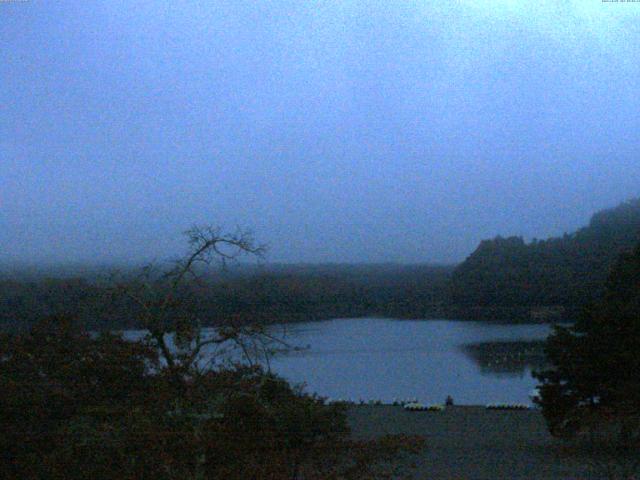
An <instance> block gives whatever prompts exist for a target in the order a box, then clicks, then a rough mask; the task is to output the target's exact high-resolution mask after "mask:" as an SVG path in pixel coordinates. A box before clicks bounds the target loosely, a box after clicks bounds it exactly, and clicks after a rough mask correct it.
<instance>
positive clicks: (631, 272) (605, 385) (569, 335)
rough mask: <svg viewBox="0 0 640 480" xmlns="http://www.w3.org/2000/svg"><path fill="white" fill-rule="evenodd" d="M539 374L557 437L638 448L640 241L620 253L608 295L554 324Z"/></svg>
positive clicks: (637, 450)
mask: <svg viewBox="0 0 640 480" xmlns="http://www.w3.org/2000/svg"><path fill="white" fill-rule="evenodd" d="M546 353H547V356H548V359H549V362H550V363H551V368H550V369H548V370H546V371H543V372H540V373H539V374H537V377H538V379H539V380H540V381H541V382H542V385H541V400H540V402H539V403H540V405H541V407H542V411H543V413H544V416H545V418H546V420H547V422H548V425H549V429H550V431H551V432H552V433H553V434H555V435H558V436H568V437H571V436H576V435H578V436H580V435H582V436H587V437H590V438H592V439H594V440H595V439H598V438H600V436H602V435H604V436H603V438H602V439H601V440H602V441H603V442H605V443H607V444H609V445H614V446H615V447H616V448H618V449H620V450H631V451H633V452H635V454H636V456H638V455H639V454H640V245H638V246H637V247H636V248H635V250H634V251H633V252H630V253H627V254H624V255H622V256H621V257H620V258H619V260H618V262H617V263H616V265H615V267H614V268H613V270H612V271H611V275H610V277H609V280H608V282H607V286H606V290H605V294H604V297H603V299H602V300H601V301H600V302H598V303H596V304H594V305H593V306H591V307H590V308H588V309H586V310H585V311H584V313H583V315H582V316H581V317H580V318H579V320H578V321H577V322H576V323H575V324H574V325H573V326H571V327H559V326H557V327H555V333H554V334H553V335H551V336H550V337H549V340H548V343H547V348H546Z"/></svg>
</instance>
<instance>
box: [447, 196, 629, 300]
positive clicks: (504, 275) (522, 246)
mask: <svg viewBox="0 0 640 480" xmlns="http://www.w3.org/2000/svg"><path fill="white" fill-rule="evenodd" d="M639 241H640V198H636V199H633V200H629V201H627V202H624V203H622V204H620V205H618V206H617V207H615V208H610V209H606V210H602V211H600V212H597V213H596V214H594V215H593V216H592V217H591V221H590V222H589V225H588V226H586V227H584V228H581V229H580V230H578V231H576V232H575V233H573V234H565V235H564V236H562V237H553V238H549V239H548V240H542V241H538V240H534V241H533V242H531V243H526V242H525V241H524V240H523V239H522V237H509V238H503V237H500V236H498V237H496V238H494V239H493V240H483V241H482V242H480V245H479V246H478V247H477V248H476V250H475V251H474V252H473V253H472V254H471V255H470V256H469V257H468V258H467V259H466V260H465V261H464V262H463V263H461V264H460V265H459V266H458V267H457V268H456V269H455V270H454V272H453V275H452V279H451V295H452V302H453V303H454V304H455V305H458V306H461V307H549V306H554V307H559V308H561V309H569V310H574V311H575V310H576V309H579V308H580V307H582V306H583V305H585V304H588V303H590V302H592V301H594V300H596V299H597V298H598V297H599V296H600V295H601V294H602V292H603V289H604V284H605V281H606V278H607V275H608V273H609V270H610V268H611V267H612V266H613V264H614V262H615V260H616V258H617V257H618V255H619V254H620V253H622V252H623V251H626V250H630V249H631V248H633V247H634V246H635V245H636V244H637V243H638V242H639Z"/></svg>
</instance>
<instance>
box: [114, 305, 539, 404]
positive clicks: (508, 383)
mask: <svg viewBox="0 0 640 480" xmlns="http://www.w3.org/2000/svg"><path fill="white" fill-rule="evenodd" d="M283 328H286V330H283V331H282V332H280V331H277V333H278V334H279V335H285V340H286V341H287V342H288V343H289V344H290V345H293V346H298V347H304V349H303V350H300V351H288V352H285V353H279V354H276V355H275V356H274V357H273V358H272V359H271V361H270V367H271V370H272V371H274V372H276V373H278V374H280V375H281V376H283V377H284V378H286V379H288V380H290V381H292V382H293V383H299V384H305V385H306V390H307V391H308V392H311V393H313V392H315V393H317V394H319V395H321V396H324V397H330V398H332V399H351V400H354V401H358V400H360V399H364V400H374V399H375V400H377V399H379V400H382V401H383V402H391V401H393V400H394V399H395V398H401V399H406V398H417V399H418V400H419V401H421V402H424V403H443V402H444V399H445V398H446V397H447V395H451V396H452V397H453V399H454V401H455V402H456V403H459V404H486V403H494V402H508V403H530V400H529V393H530V392H531V390H532V389H533V388H534V387H535V386H536V380H535V379H534V378H533V377H532V376H531V371H532V369H533V367H532V365H530V364H528V363H526V362H524V363H523V362H515V364H514V365H509V364H508V362H507V364H506V368H505V363H501V364H499V365H492V364H491V363H489V364H487V363H486V362H484V363H483V362H482V361H481V359H479V358H478V357H477V356H474V355H472V354H470V352H469V351H468V349H465V345H469V344H477V343H484V342H493V341H501V342H505V341H506V342H516V341H523V340H524V341H531V340H543V339H544V338H546V336H547V335H548V334H549V333H550V332H551V326H549V325H540V324H526V325H511V324H496V323H486V322H467V321H464V322H462V321H451V320H394V319H382V318H355V319H336V320H326V321H321V322H308V323H297V324H293V325H287V326H286V327H283ZM205 331H206V329H205ZM143 334H144V332H141V331H127V332H125V337H127V338H130V339H135V338H139V337H140V336H142V335H143ZM307 347H308V348H307ZM204 361H205V362H206V359H205V360H204Z"/></svg>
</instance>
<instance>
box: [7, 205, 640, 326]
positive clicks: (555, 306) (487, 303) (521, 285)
mask: <svg viewBox="0 0 640 480" xmlns="http://www.w3.org/2000/svg"><path fill="white" fill-rule="evenodd" d="M639 232H640V200H634V201H630V202H627V203H624V204H622V205H620V206H618V207H616V208H613V209H610V210H604V211H602V212H599V213H597V214H595V215H594V216H593V218H592V219H591V222H590V224H589V225H588V226H587V227H585V228H583V229H581V230H578V231H577V232H575V233H574V234H571V235H565V236H563V237H560V238H550V239H548V240H543V241H537V240H534V241H533V242H531V243H525V241H524V240H523V239H522V238H520V237H511V238H501V237H497V238H495V239H494V240H485V241H483V242H481V243H480V245H479V247H478V248H477V249H476V251H475V252H473V253H472V254H471V255H470V256H469V258H467V259H466V260H465V261H464V262H463V263H461V264H460V265H458V266H457V267H454V266H434V265H393V264H388V265H262V266H256V265H237V264H236V265H235V266H234V265H231V267H230V268H228V269H227V270H218V271H215V272H214V273H211V272H210V271H208V272H204V271H203V272H200V275H199V281H198V282H194V281H190V282H185V283H184V284H183V285H182V290H181V292H180V293H181V295H183V296H184V297H186V298H188V299H189V302H191V303H192V304H193V305H195V307H194V308H197V311H198V312H199V317H200V321H201V324H202V325H220V324H223V323H224V322H227V321H228V320H229V319H230V318H234V319H235V321H236V322H245V323H246V322H255V321H256V320H257V321H260V322H263V323H265V322H280V323H282V322H295V321H306V320H314V319H326V318H338V317H358V316H370V315H377V316H385V317H393V318H451V319H472V320H481V319H484V320H500V321H511V322H513V321H528V322H530V321H541V322H543V321H557V320H570V321H573V320H575V318H576V317H577V315H578V314H579V312H580V311H581V310H582V308H583V307H584V306H585V305H588V304H590V303H592V302H594V301H597V300H598V299H599V298H601V297H602V294H603V292H604V285H605V281H606V278H607V275H608V273H609V270H610V268H611V267H612V266H613V264H614V263H615V260H616V258H617V257H618V255H620V254H621V253H622V252H624V251H627V250H629V249H631V248H632V247H633V246H634V245H635V244H636V243H637V242H638V241H640V233H639ZM147 273H148V275H150V276H153V274H154V272H147ZM157 273H158V272H156V274H157ZM115 277H117V278H114V276H113V274H109V270H108V269H107V268H106V267H105V268H98V267H95V268H89V267H81V266H78V267H75V268H73V267H65V268H60V269H49V270H47V269H42V268H41V269H38V268H35V269H34V268H32V269H28V268H18V267H14V268H9V267H5V268H4V269H3V273H2V275H0V329H3V330H8V329H13V330H16V329H25V328H28V326H29V325H32V324H33V323H34V322H35V321H37V320H38V319H39V318H42V317H43V316H48V315H60V314H69V313H71V314H73V315H76V316H77V317H78V318H79V320H80V322H81V323H83V325H85V326H86V327H87V328H89V329H103V328H135V327H140V325H139V324H138V323H136V322H137V319H138V318H139V316H138V315H137V314H136V313H135V312H136V309H137V308H139V306H138V305H136V303H135V302H134V301H133V300H132V299H131V298H127V297H119V298H117V299H116V298H114V296H113V295H112V293H113V292H112V289H111V287H112V286H113V284H114V283H130V282H131V281H138V280H139V279H140V278H139V275H138V272H137V271H136V270H135V269H132V268H124V269H122V270H121V272H120V273H119V274H118V275H116V276H115ZM114 280H117V281H116V282H114ZM189 280H191V279H189Z"/></svg>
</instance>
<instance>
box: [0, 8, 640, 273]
mask: <svg viewBox="0 0 640 480" xmlns="http://www.w3.org/2000/svg"><path fill="white" fill-rule="evenodd" d="M639 87H640V3H612V2H609V3H607V2H602V1H601V0H579V1H572V0H563V1H555V0H554V1H550V0H549V1H546V0H541V1H535V2H534V1H525V0H522V1H516V0H459V1H455V0H451V1H445V0H439V1H429V0H404V1H401V0H397V1H394V0H381V1H378V2H366V1H355V0H334V1H317V0H314V1H311V0H308V1H304V0H295V1H293V0H292V1H286V0H273V1H259V0H251V1H244V0H229V1H201V2H196V1H180V0H174V1H168V0H163V1H150V0H136V1H131V0H121V1H119V0H112V1H90V2H87V1H85V0H83V1H75V2H73V1H61V2H53V1H45V0H26V1H12V0H4V1H1V2H0V262H2V263H4V262H13V261H30V262H44V261H47V262H61V261H74V262H78V261H80V262H82V261H101V262H111V261H142V260H148V259H152V258H165V257H167V256H172V255H175V254H179V253H180V252H182V251H183V247H184V242H183V239H182V238H181V232H182V231H184V230H185V229H186V228H188V227H189V226H191V225H192V224H215V225H221V226H224V227H227V228H231V229H233V228H235V227H236V226H237V225H239V226H242V227H247V228H251V229H253V230H254V232H255V234H256V237H257V238H258V239H259V240H260V241H262V242H266V243H268V244H269V245H270V252H269V256H268V258H269V260H272V261H285V262H298V261H305V262H369V261H372V262H381V261H392V262H457V261H461V260H463V259H464V258H465V257H466V256H467V255H468V254H469V253H471V251H472V250H473V249H474V248H475V246H476V245H477V243H478V242H479V241H480V240H481V239H483V238H488V237H494V236H495V235H497V234H501V235H522V236H524V237H525V238H527V239H531V238H533V237H538V238H545V237H547V236H551V235H558V234H562V233H564V232H570V231H573V230H575V229H576V228H578V227H580V226H582V225H584V224H585V223H586V222H587V221H588V219H589V216H590V215H591V214H592V213H593V212H594V211H596V210H598V209H601V208H603V207H610V206H614V205H616V204H617V203H619V202H620V201H623V200H626V199H628V198H630V197H634V196H638V195H640V155H639V153H640V88H639Z"/></svg>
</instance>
